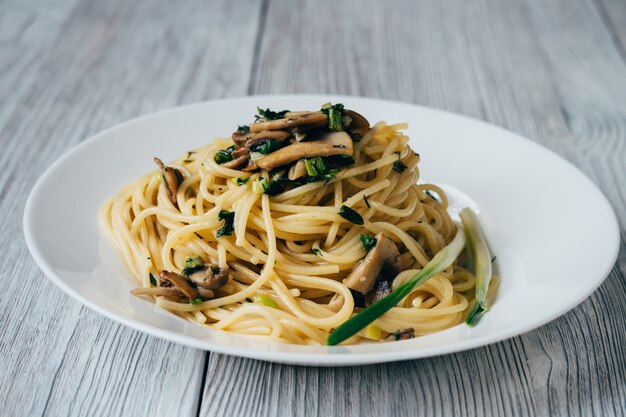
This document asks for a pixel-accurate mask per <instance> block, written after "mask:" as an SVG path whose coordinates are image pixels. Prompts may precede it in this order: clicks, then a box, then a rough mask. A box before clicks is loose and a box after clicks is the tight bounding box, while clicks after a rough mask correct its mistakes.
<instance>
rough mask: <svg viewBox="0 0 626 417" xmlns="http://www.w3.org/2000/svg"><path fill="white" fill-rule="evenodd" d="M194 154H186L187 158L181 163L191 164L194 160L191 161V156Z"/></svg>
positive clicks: (190, 152) (192, 152)
mask: <svg viewBox="0 0 626 417" xmlns="http://www.w3.org/2000/svg"><path fill="white" fill-rule="evenodd" d="M194 153H195V152H194V151H189V152H187V158H185V159H183V162H184V163H186V164H188V163H189V162H193V161H194V160H193V159H191V155H193V154H194Z"/></svg>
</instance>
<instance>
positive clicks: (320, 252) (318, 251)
mask: <svg viewBox="0 0 626 417" xmlns="http://www.w3.org/2000/svg"><path fill="white" fill-rule="evenodd" d="M311 252H313V253H314V254H316V255H317V256H320V257H322V256H324V255H322V251H321V250H320V249H319V248H313V249H311Z"/></svg>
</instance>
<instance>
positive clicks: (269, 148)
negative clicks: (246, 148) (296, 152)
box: [250, 139, 282, 155]
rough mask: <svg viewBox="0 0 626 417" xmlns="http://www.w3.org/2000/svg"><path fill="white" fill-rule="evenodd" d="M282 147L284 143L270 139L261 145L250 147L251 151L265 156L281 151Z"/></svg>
mask: <svg viewBox="0 0 626 417" xmlns="http://www.w3.org/2000/svg"><path fill="white" fill-rule="evenodd" d="M281 147H282V143H281V142H280V141H278V140H276V139H269V140H267V141H265V142H263V143H262V144H260V145H257V146H254V147H252V146H251V147H250V150H251V151H254V152H259V153H262V154H263V155H268V154H270V153H272V152H274V151H277V150H279V149H280V148H281Z"/></svg>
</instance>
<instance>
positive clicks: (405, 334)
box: [386, 327, 415, 340]
mask: <svg viewBox="0 0 626 417" xmlns="http://www.w3.org/2000/svg"><path fill="white" fill-rule="evenodd" d="M414 337H415V329H413V328H412V327H409V328H408V329H402V330H398V331H397V332H394V333H391V334H390V335H389V336H387V339H386V340H407V339H413V338H414Z"/></svg>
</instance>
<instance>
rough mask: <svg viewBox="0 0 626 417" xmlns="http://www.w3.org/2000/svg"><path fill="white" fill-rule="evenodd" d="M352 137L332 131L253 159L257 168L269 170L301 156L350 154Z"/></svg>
mask: <svg viewBox="0 0 626 417" xmlns="http://www.w3.org/2000/svg"><path fill="white" fill-rule="evenodd" d="M352 152H353V147H352V139H350V136H348V134H347V133H346V132H333V133H330V134H328V135H326V136H325V137H324V139H321V140H316V141H313V142H296V143H293V144H291V145H289V146H285V147H284V148H281V149H279V150H277V151H276V152H272V153H271V154H269V155H267V156H265V157H263V158H260V159H257V160H256V161H254V163H255V164H256V166H258V167H259V168H262V169H265V170H267V171H271V170H272V169H274V168H276V167H279V166H283V165H287V164H289V163H291V162H294V161H297V160H298V159H302V158H315V157H317V156H332V155H352Z"/></svg>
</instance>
